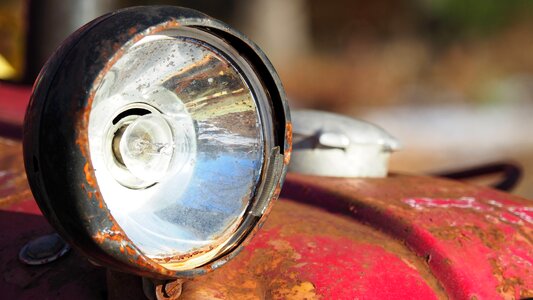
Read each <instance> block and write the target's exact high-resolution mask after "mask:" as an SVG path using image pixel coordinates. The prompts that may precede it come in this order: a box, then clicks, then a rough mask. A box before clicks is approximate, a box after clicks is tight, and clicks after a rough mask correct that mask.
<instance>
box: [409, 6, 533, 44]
mask: <svg viewBox="0 0 533 300" xmlns="http://www.w3.org/2000/svg"><path fill="white" fill-rule="evenodd" d="M419 3H420V5H421V7H422V10H423V11H425V12H426V13H427V17H429V19H430V20H432V21H433V24H435V25H437V26H435V27H436V28H435V29H438V30H439V31H441V32H449V33H453V34H459V35H480V34H481V35H484V34H488V33H491V32H493V31H494V30H497V29H499V28H502V27H504V26H506V25H508V24H509V23H511V22H513V21H516V19H517V18H527V17H532V16H533V1H530V0H505V1H502V0H419Z"/></svg>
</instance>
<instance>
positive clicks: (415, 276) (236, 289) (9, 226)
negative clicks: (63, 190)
mask: <svg viewBox="0 0 533 300" xmlns="http://www.w3.org/2000/svg"><path fill="white" fill-rule="evenodd" d="M0 105H1V104H0ZM2 111H3V110H2V109H0V114H1V112H2ZM0 135H1V132H0ZM21 155H22V152H21V146H20V144H19V143H18V142H14V141H8V140H6V139H2V138H0V274H2V276H1V277H0V293H1V295H2V298H6V299H35V298H41V299H42V298H45V299H46V298H50V299H72V298H75V299H101V298H103V297H105V296H106V294H107V295H112V294H113V292H115V291H116V289H113V286H111V287H110V288H111V289H112V290H109V288H108V286H107V284H106V272H105V270H103V269H102V268H98V267H95V266H93V265H92V264H90V263H88V261H87V259H86V258H84V257H82V256H81V255H79V254H78V253H77V252H75V251H74V252H73V253H70V254H69V255H67V256H66V257H64V258H62V259H61V260H59V261H57V262H55V263H52V264H49V265H45V266H32V267H30V266H25V265H23V264H22V263H20V262H19V261H18V259H17V254H18V251H19V249H20V248H21V247H22V246H23V245H24V243H26V242H27V241H29V240H31V239H33V238H35V237H37V236H39V235H41V234H45V233H49V232H51V230H52V229H51V228H50V227H49V226H48V225H47V223H46V221H45V220H44V218H43V217H42V216H41V215H40V212H39V210H38V209H37V207H36V205H35V203H34V201H33V199H32V197H31V194H30V192H29V190H28V187H27V184H26V182H25V176H24V171H23V166H22V158H21ZM532 213H533V203H532V202H531V201H529V200H526V199H521V198H519V197H516V196H512V195H510V194H506V193H502V192H498V191H495V190H492V189H489V188H484V187H476V186H472V185H466V184H462V183H459V182H454V181H449V180H443V179H437V178H430V177H421V176H391V177H389V178H385V179H342V178H321V177H311V176H302V175H296V174H289V175H288V177H287V180H286V182H285V186H284V189H283V191H282V198H281V199H280V200H279V201H278V203H276V204H275V205H274V207H273V209H272V213H271V215H270V216H269V219H268V220H267V222H266V223H265V224H264V226H263V228H262V230H260V231H259V233H258V234H257V236H256V237H255V238H254V239H253V240H252V242H251V243H250V244H249V245H248V246H247V247H246V248H245V249H244V250H243V251H242V252H241V253H240V254H239V255H238V256H237V257H236V258H235V259H234V260H233V261H230V262H229V263H228V264H226V265H225V266H223V267H221V268H220V269H218V270H217V271H215V272H212V273H210V274H208V275H206V276H202V277H198V278H197V279H194V280H192V281H187V282H185V283H184V285H183V293H182V298H184V299H197V298H201V297H203V298H215V299H217V298H218V299H228V298H233V299H256V298H273V299H286V298H294V299H305V298H306V299H319V298H323V299H376V298H386V299H388V298H394V299H445V298H452V299H517V298H527V297H533V273H532V272H533V271H532V270H533V267H532V265H533V236H532V233H533V224H532V222H533V221H532V217H533V216H532ZM108 280H109V278H108ZM115 284H117V283H116V282H115Z"/></svg>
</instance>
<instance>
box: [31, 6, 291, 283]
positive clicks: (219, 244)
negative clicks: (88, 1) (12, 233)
mask: <svg viewBox="0 0 533 300" xmlns="http://www.w3.org/2000/svg"><path fill="white" fill-rule="evenodd" d="M25 123H26V125H25V130H24V157H25V165H26V170H27V174H28V179H29V182H30V186H31V188H32V191H33V193H34V196H35V198H36V200H37V202H38V203H39V206H40V207H41V209H42V211H43V213H44V214H45V216H46V217H47V218H48V220H49V221H50V222H51V223H52V224H53V225H54V227H55V228H56V229H57V231H58V232H59V233H60V234H61V235H62V236H63V237H64V238H65V239H67V240H68V241H69V242H70V243H72V244H73V245H74V246H75V247H77V248H78V249H80V250H81V251H82V252H84V253H85V254H87V255H89V256H90V257H91V258H92V259H93V260H95V261H97V262H99V263H101V264H105V265H108V266H110V267H113V268H116V269H120V270H123V271H129V272H133V273H136V274H139V275H144V276H151V277H158V278H173V277H174V278H175V277H188V276H194V275H198V274H202V273H205V272H207V271H209V270H211V269H214V268H216V267H218V266H220V265H222V264H224V263H225V262H226V261H227V260H228V259H230V258H231V257H233V256H234V255H235V254H236V253H238V249H239V248H240V246H241V245H242V244H243V242H245V241H246V240H247V239H248V238H249V237H250V236H251V235H252V234H253V232H254V229H255V228H256V227H257V226H258V225H260V223H261V222H263V221H264V217H265V215H266V214H267V213H268V211H269V207H270V206H271V204H272V200H274V199H275V198H276V197H277V195H278V193H279V190H280V187H281V183H282V181H283V178H284V175H285V172H286V165H287V163H288V159H289V156H290V135H291V130H290V122H289V115H288V108H287V105H286V101H285V95H284V92H283V90H282V87H281V84H280V81H279V78H278V76H277V75H276V73H275V71H274V69H273V67H272V66H271V64H270V63H269V62H268V60H267V59H266V57H265V55H264V54H263V53H262V52H261V51H260V50H259V48H258V47H257V46H256V45H255V44H253V43H252V42H251V41H249V40H248V39H247V38H246V37H244V36H243V35H242V34H240V33H238V32H236V31H234V30H233V29H230V28H229V27H228V26H227V25H224V24H223V23H221V22H219V21H217V20H214V19H212V18H210V17H208V16H206V15H203V14H201V13H199V12H196V11H193V10H189V9H184V8H177V7H169V6H155V7H137V8H130V9H126V10H122V11H119V12H115V13H111V14H108V15H105V16H103V17H100V18H98V19H96V20H94V21H92V22H90V23H89V24H87V25H85V26H84V27H82V28H81V29H79V30H78V31H77V32H75V33H74V34H73V35H72V36H70V37H69V38H68V39H67V40H66V41H65V42H64V43H63V44H62V46H61V47H60V48H59V49H58V50H57V51H56V53H55V54H54V55H53V56H52V57H51V58H50V60H49V61H48V62H47V64H46V65H45V67H44V68H43V70H42V71H41V73H40V75H39V77H38V79H37V81H36V84H35V87H34V92H33V96H32V100H31V103H30V106H29V107H28V111H27V114H26V121H25Z"/></svg>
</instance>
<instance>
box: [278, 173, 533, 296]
mask: <svg viewBox="0 0 533 300" xmlns="http://www.w3.org/2000/svg"><path fill="white" fill-rule="evenodd" d="M284 192H285V197H289V198H292V199H295V200H298V201H305V202H306V203H314V204H315V205H320V206H323V207H327V208H328V210H329V211H331V212H337V213H342V214H346V215H350V216H352V217H353V218H354V219H356V220H359V221H360V222H365V223H367V224H369V225H370V226H372V227H374V228H377V229H379V230H382V231H383V232H386V233H387V234H389V235H390V236H391V237H393V238H395V239H398V240H401V241H403V242H404V243H405V244H406V245H407V246H408V247H409V248H410V249H411V250H412V251H413V252H414V253H416V254H417V255H418V256H419V257H424V258H425V259H426V261H427V264H428V266H429V268H430V269H431V271H432V273H433V274H434V276H435V277H436V278H437V279H438V280H439V281H440V282H441V284H442V286H443V287H444V289H445V290H446V292H447V294H448V295H449V296H450V297H451V298H454V299H472V298H476V299H501V298H503V299H519V298H527V297H532V296H533V235H532V233H533V224H532V223H531V212H532V210H533V202H532V201H529V200H526V199H521V198H519V197H516V196H512V195H510V194H506V193H502V192H499V191H496V190H492V189H489V188H483V187H476V186H473V185H466V184H462V183H459V182H454V181H450V180H444V179H437V178H430V177H415V176H392V177H389V178H385V179H342V178H328V179H326V178H319V177H310V176H301V175H296V174H291V175H289V176H288V179H287V186H286V187H285V189H284ZM282 196H283V195H282Z"/></svg>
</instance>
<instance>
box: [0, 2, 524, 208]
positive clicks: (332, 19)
mask: <svg viewBox="0 0 533 300" xmlns="http://www.w3.org/2000/svg"><path fill="white" fill-rule="evenodd" d="M147 4H171V5H180V6H186V7H190V8H195V9H198V10H201V11H203V12H205V13H207V14H209V15H211V16H213V17H215V18H217V19H220V20H222V21H224V22H226V23H228V24H230V25H232V26H233V27H234V28H237V29H238V30H240V31H242V32H244V33H245V34H246V35H248V36H249V37H250V38H251V39H252V40H254V41H256V43H257V44H259V46H260V47H261V48H262V49H263V50H264V51H265V52H266V54H267V55H268V56H269V58H270V59H271V60H272V62H273V64H274V66H275V68H276V69H277V71H278V72H279V74H280V76H281V79H282V81H283V84H284V86H285V88H286V91H287V94H288V96H289V97H290V105H291V108H293V109H294V108H304V107H305V108H315V109H321V110H327V111H333V112H338V113H342V114H345V115H350V116H354V117H358V118H361V119H364V120H366V121H370V122H373V123H375V124H377V125H379V126H381V127H383V128H385V129H386V130H387V131H389V132H390V133H391V134H392V135H394V136H396V137H397V138H398V139H399V140H400V141H401V142H402V144H403V149H402V151H400V152H398V153H396V154H394V155H393V158H392V162H391V169H392V170H393V171H396V172H405V173H432V172H436V171H442V170H453V169H459V168H462V167H469V166H474V165H477V164H483V163H487V162H492V161H495V160H502V159H506V160H509V159H511V160H514V161H516V162H518V163H520V164H521V165H522V166H523V167H524V171H525V178H524V179H523V180H522V182H521V184H520V185H519V186H518V188H517V189H516V190H515V193H517V194H520V195H522V196H525V197H528V198H530V199H533V1H528V0H506V1H497V0H376V1H365V0H330V1H319V0H212V1H208V0H203V1H201V0H196V1H194V0H183V1H177V0H175V1H148V0H144V1H140V0H138V1H129V0H117V1H113V0H107V1H105V0H69V1H63V0H35V1H22V0H0V80H2V82H0V84H4V85H5V84H8V83H7V82H12V83H17V84H26V85H31V83H32V82H33V80H34V78H35V76H36V74H37V73H38V71H39V69H40V68H41V66H42V64H43V63H44V61H45V60H46V58H47V57H48V56H49V55H50V54H51V52H52V51H53V50H54V49H55V48H56V47H57V45H58V44H59V43H60V42H61V41H62V40H63V39H64V38H65V37H66V36H67V35H68V34H70V33H71V32H72V31H74V30H75V29H76V28H78V27H79V26H81V25H83V24H84V23H86V22H88V21H90V20H91V19H93V18H95V17H97V16H99V15H101V14H103V13H106V12H108V11H111V10H114V9H117V8H121V7H126V6H132V5H147Z"/></svg>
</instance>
